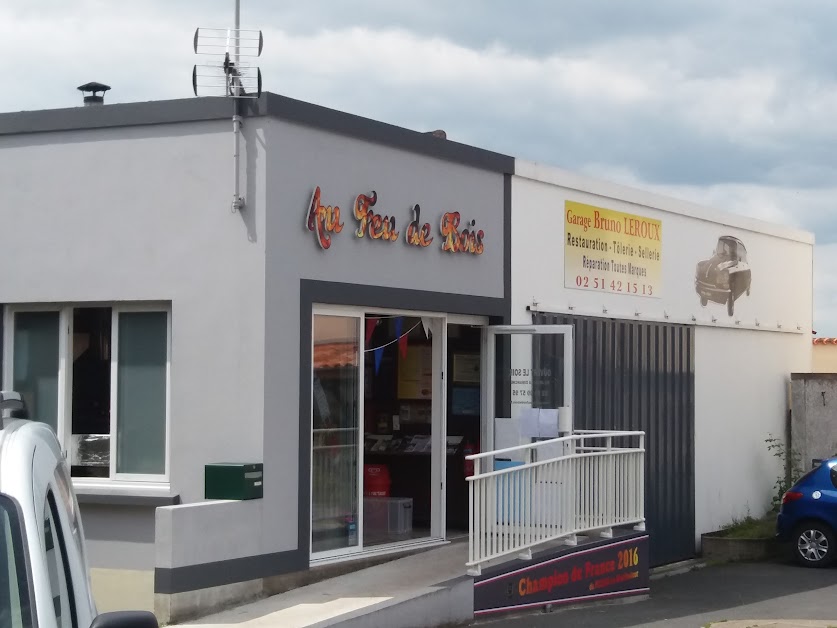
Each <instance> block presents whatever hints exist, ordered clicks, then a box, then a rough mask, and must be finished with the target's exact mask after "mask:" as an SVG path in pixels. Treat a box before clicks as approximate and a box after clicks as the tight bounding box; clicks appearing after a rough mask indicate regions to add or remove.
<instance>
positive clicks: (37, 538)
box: [0, 392, 158, 628]
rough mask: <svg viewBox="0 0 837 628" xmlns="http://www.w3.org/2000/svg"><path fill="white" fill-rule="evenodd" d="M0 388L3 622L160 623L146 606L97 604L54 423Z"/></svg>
mask: <svg viewBox="0 0 837 628" xmlns="http://www.w3.org/2000/svg"><path fill="white" fill-rule="evenodd" d="M25 416H26V406H25V404H24V402H23V400H22V398H21V396H20V395H19V394H18V393H15V392H0V417H2V424H0V627H2V628H7V627H8V628H158V624H157V619H156V618H155V617H154V615H153V614H152V613H148V612H134V611H131V612H118V613H102V614H101V615H99V614H98V613H97V612H96V604H95V602H94V601H93V595H92V592H91V590H90V572H89V569H88V564H87V555H86V552H85V545H84V530H83V528H82V524H81V515H80V513H79V508H78V501H77V500H76V496H75V493H74V492H73V484H72V481H71V480H70V474H69V471H68V469H67V464H66V462H65V459H64V454H63V453H62V451H61V447H60V446H59V444H58V440H57V438H56V437H55V434H54V432H53V431H52V429H51V428H50V427H49V426H47V425H45V424H43V423H38V422H35V421H29V420H26V419H25V418H22V417H25Z"/></svg>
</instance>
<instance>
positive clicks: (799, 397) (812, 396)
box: [782, 373, 837, 470]
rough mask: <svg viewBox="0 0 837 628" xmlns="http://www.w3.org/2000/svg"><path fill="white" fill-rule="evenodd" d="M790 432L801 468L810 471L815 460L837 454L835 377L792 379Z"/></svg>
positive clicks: (810, 375) (815, 375) (796, 375)
mask: <svg viewBox="0 0 837 628" xmlns="http://www.w3.org/2000/svg"><path fill="white" fill-rule="evenodd" d="M790 432H791V434H790V437H791V438H790V442H791V446H792V447H793V450H794V452H796V453H797V454H798V455H799V460H800V464H801V465H802V468H803V469H806V470H807V469H810V468H811V461H812V460H813V459H814V458H818V459H823V458H830V457H832V456H835V455H837V374H835V373H794V374H793V375H792V376H791V421H790ZM782 436H783V435H782Z"/></svg>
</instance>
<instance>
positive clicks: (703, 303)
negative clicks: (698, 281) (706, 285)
mask: <svg viewBox="0 0 837 628" xmlns="http://www.w3.org/2000/svg"><path fill="white" fill-rule="evenodd" d="M707 303H709V299H707V298H706V297H701V298H700V304H701V306H703V307H706V304H707Z"/></svg>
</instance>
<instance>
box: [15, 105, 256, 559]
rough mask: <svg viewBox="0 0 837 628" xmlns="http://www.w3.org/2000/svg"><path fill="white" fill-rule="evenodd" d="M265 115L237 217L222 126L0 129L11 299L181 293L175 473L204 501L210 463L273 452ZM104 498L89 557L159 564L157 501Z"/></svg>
mask: <svg viewBox="0 0 837 628" xmlns="http://www.w3.org/2000/svg"><path fill="white" fill-rule="evenodd" d="M104 111H108V112H109V111H110V110H109V109H108V108H106V109H104ZM86 115H90V112H86ZM261 121H262V119H256V120H253V121H251V122H250V123H249V124H248V125H247V127H246V129H245V142H244V146H245V154H246V156H247V159H246V164H247V173H245V178H244V191H245V193H246V196H247V199H248V202H249V208H248V210H247V212H245V213H244V214H241V215H239V214H233V213H231V211H230V201H231V197H232V159H231V149H232V138H231V135H230V132H229V127H230V125H229V123H228V122H226V121H220V120H219V121H217V122H208V121H205V122H196V123H180V124H169V125H156V126H135V127H124V128H112V129H91V130H78V131H65V132H55V133H42V134H26V135H5V136H0V215H1V216H2V224H3V228H2V229H0V249H1V250H3V254H4V259H5V261H6V268H7V272H6V273H5V274H4V279H3V281H2V282H0V303H3V304H16V303H32V302H55V303H70V302H77V303H85V302H106V303H111V302H114V301H122V300H125V301H145V300H152V301H158V302H160V301H167V302H170V303H171V308H172V349H171V359H172V368H171V425H170V438H171V454H170V481H171V482H170V483H171V492H172V494H174V495H179V496H180V499H181V500H182V501H184V502H190V501H196V500H200V499H202V498H203V466H204V464H205V463H208V462H217V461H223V460H228V459H233V460H246V461H251V460H252V461H261V459H262V455H263V450H262V438H261V437H262V417H263V399H264V394H263V383H264V378H263V362H264V260H265V238H264V213H263V211H264V207H265V202H264V200H265V189H264V181H263V179H262V173H263V171H264V166H265V152H264V151H265V148H264V133H263V129H262V128H261V126H260V123H261ZM127 490H128V492H130V488H128V489H127ZM114 492H124V490H123V489H119V490H116V489H114ZM97 501H98V504H97V505H96V506H84V508H83V509H84V517H85V519H84V524H85V528H86V533H87V536H88V539H89V541H90V555H91V562H92V566H93V567H116V566H118V567H120V568H123V569H152V568H153V566H154V564H153V562H154V559H153V556H154V550H153V542H154V513H153V508H152V507H145V508H144V509H143V508H138V507H135V506H125V505H107V503H102V502H103V501H104V502H107V499H106V498H104V499H103V498H102V497H97ZM117 563H118V564H117Z"/></svg>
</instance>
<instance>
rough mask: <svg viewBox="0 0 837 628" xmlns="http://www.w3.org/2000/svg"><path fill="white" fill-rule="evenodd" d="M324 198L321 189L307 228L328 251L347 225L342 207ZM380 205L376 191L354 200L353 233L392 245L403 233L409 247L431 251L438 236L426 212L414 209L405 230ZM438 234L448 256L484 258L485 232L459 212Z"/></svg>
mask: <svg viewBox="0 0 837 628" xmlns="http://www.w3.org/2000/svg"><path fill="white" fill-rule="evenodd" d="M322 196H323V194H322V191H321V190H320V187H319V186H317V187H316V188H315V189H314V193H313V194H312V195H311V202H310V203H309V204H308V209H307V211H306V216H305V228H306V229H307V230H308V231H310V232H311V233H313V234H314V236H315V238H316V240H317V243H318V244H319V245H320V247H321V248H322V249H323V250H328V249H329V248H331V243H332V240H333V238H334V237H335V236H337V235H338V234H340V233H342V232H343V228H344V227H345V223H344V222H343V218H342V216H341V210H340V207H338V206H337V205H326V204H324V203H323V201H322ZM377 204H378V194H377V193H376V192H375V191H374V190H373V191H372V193H371V194H358V195H357V196H356V197H355V198H354V203H353V207H352V214H351V215H352V218H354V220H355V226H354V228H353V229H351V231H353V233H354V235H355V237H357V238H360V239H364V238H365V239H369V240H378V241H380V242H386V243H390V244H392V243H395V242H397V241H398V240H400V239H401V238H402V234H403V240H404V242H405V243H406V244H407V246H415V247H418V248H427V247H429V246H430V245H431V244H433V242H434V240H435V239H436V235H434V234H433V229H432V227H431V226H430V223H429V222H422V220H421V211H422V210H421V207H419V205H418V204H416V205H413V206H412V208H411V209H410V212H411V214H412V216H411V218H412V221H411V222H409V223H408V224H407V227H406V228H405V229H403V231H402V230H399V224H401V223H400V222H396V217H395V215H387V214H384V213H383V212H379V211H378V209H377ZM437 235H438V237H439V239H440V244H439V246H440V248H441V249H442V250H443V251H445V252H446V253H464V254H470V255H482V252H483V251H484V250H485V244H484V242H483V239H484V237H485V232H484V231H483V230H482V229H478V228H477V226H476V220H471V221H469V222H463V221H462V217H461V215H460V214H459V212H445V213H443V214H442V218H441V220H440V221H439V230H438V233H437Z"/></svg>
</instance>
